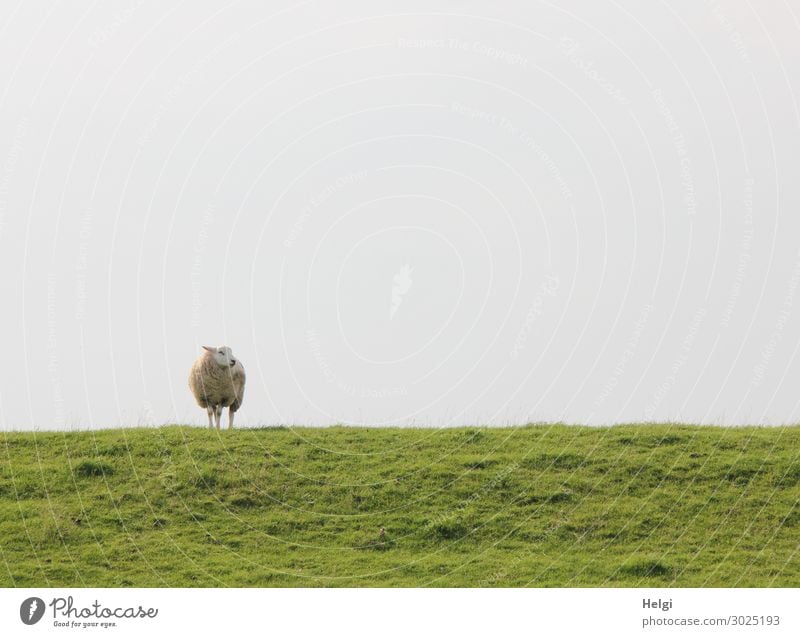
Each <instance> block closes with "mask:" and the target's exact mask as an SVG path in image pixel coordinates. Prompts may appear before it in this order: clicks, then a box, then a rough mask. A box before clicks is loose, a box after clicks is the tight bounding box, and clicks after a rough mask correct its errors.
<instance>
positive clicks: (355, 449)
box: [0, 425, 800, 587]
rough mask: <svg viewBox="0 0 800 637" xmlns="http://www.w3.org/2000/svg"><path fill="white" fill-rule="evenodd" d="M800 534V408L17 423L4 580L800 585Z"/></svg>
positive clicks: (5, 513)
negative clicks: (626, 418) (443, 421)
mask: <svg viewBox="0 0 800 637" xmlns="http://www.w3.org/2000/svg"><path fill="white" fill-rule="evenodd" d="M381 529H383V533H381ZM799 553H800V428H798V427H786V428H717V427H694V426H684V425H621V426H617V427H611V428H588V427H576V426H565V425H552V426H550V425H548V426H529V427H519V428H513V429H490V428H471V429H444V430H431V429H391V428H388V429H384V428H381V429H360V428H345V427H334V428H330V429H306V428H268V429H248V430H235V431H230V432H229V431H222V432H219V433H218V432H216V431H208V430H205V429H197V428H189V427H178V426H170V427H163V428H159V429H119V430H103V431H84V432H72V433H41V432H27V433H2V434H0V586H3V587H7V586H25V587H38V586H96V587H106V586H111V587H114V586H237V587H241V586H245V587H246V586H634V587H635V586H648V587H659V586H693V587H694V586H721V587H728V586H758V587H764V586H792V587H793V586H798V585H800V555H799Z"/></svg>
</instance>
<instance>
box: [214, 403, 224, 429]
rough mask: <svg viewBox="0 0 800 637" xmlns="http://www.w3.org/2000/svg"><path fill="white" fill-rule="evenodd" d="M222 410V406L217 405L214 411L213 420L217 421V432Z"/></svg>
mask: <svg viewBox="0 0 800 637" xmlns="http://www.w3.org/2000/svg"><path fill="white" fill-rule="evenodd" d="M222 409H223V407H222V405H217V407H216V409H215V411H214V420H216V421H217V430H219V426H220V424H221V421H222Z"/></svg>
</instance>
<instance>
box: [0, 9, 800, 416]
mask: <svg viewBox="0 0 800 637" xmlns="http://www.w3.org/2000/svg"><path fill="white" fill-rule="evenodd" d="M798 36H800V3H799V2H797V0H789V1H786V0H781V1H778V2H772V3H768V4H766V3H764V4H758V5H756V4H751V3H750V2H748V1H746V0H744V1H739V0H730V1H726V2H721V1H719V2H718V1H714V0H712V1H708V2H697V1H696V0H686V1H683V0H681V1H670V2H663V1H662V2H648V3H641V2H634V1H633V0H628V1H623V2H613V1H606V0H591V1H584V0H567V1H565V2H559V3H549V2H528V1H525V2H521V1H508V2H503V3H491V2H486V1H481V2H478V1H474V2H473V1H462V2H435V3H430V2H418V1H411V2H408V1H404V2H399V1H384V0H362V1H356V0H341V1H340V2H336V3H332V2H322V1H319V0H318V1H305V2H283V1H280V2H232V3H230V4H224V3H216V2H197V1H194V2H181V3H179V2H166V3H165V2H154V1H153V2H151V1H143V0H142V1H139V0H127V1H118V2H104V3H99V2H95V3H93V4H90V3H77V4H76V3H61V2H42V1H37V0H34V1H33V2H24V3H23V2H19V3H3V4H2V6H0V272H2V274H1V275H0V298H2V299H3V309H2V311H1V312H0V330H1V332H2V335H3V346H4V354H3V356H2V361H3V364H2V365H0V429H2V430H18V429H58V430H62V429H78V428H80V429H84V428H101V427H118V426H149V425H161V424H165V423H190V424H197V425H202V424H204V423H205V422H206V416H205V412H204V411H203V410H201V409H200V408H199V407H197V406H196V404H195V403H194V400H193V398H192V396H191V394H190V392H189V389H188V386H187V375H188V370H189V368H190V366H191V364H192V361H193V360H194V359H195V358H196V357H197V356H198V355H199V354H200V352H201V346H202V345H212V346H218V345H223V344H224V345H227V346H229V347H231V348H232V349H233V352H234V354H235V356H236V357H237V358H238V359H239V360H241V361H242V363H243V365H244V367H245V369H246V372H247V387H246V390H245V397H244V404H243V406H242V408H241V410H240V411H239V412H238V414H237V426H262V425H275V424H284V425H329V424H334V423H343V424H354V425H371V426H389V425H399V426H409V425H419V426H429V427H444V426H455V425H477V424H485V425H508V424H523V423H528V422H561V421H563V422H569V423H579V424H591V425H604V424H612V423H621V422H642V421H645V422H650V421H654V422H655V421H657V422H667V421H670V422H671V421H682V422H693V423H709V424H726V425H739V424H768V425H780V424H785V423H794V422H797V421H798V413H799V411H798V410H799V408H800V392H798V390H797V387H798V385H797V383H798V378H799V376H800V358H798V348H799V347H800V291H798V286H800V214H798V211H799V210H800V180H798V174H799V173H800V171H799V169H800V160H799V159H798V153H797V151H798V148H800V108H798V78H800V46H799V45H798V42H800V38H799V37H798Z"/></svg>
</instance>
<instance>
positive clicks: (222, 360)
mask: <svg viewBox="0 0 800 637" xmlns="http://www.w3.org/2000/svg"><path fill="white" fill-rule="evenodd" d="M203 349H204V350H206V351H207V352H208V353H209V354H210V355H211V358H213V359H214V361H215V362H216V363H217V365H219V366H220V367H233V366H234V365H236V359H235V358H234V357H233V352H232V351H231V348H230V347H225V346H224V345H223V346H222V347H206V346H205V345H203Z"/></svg>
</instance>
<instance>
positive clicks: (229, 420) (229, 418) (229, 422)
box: [228, 407, 236, 429]
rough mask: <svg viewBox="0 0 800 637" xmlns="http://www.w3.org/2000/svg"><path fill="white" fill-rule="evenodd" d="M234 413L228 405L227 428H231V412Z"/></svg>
mask: <svg viewBox="0 0 800 637" xmlns="http://www.w3.org/2000/svg"><path fill="white" fill-rule="evenodd" d="M234 413H236V412H234V411H233V409H231V408H230V407H228V429H233V414H234Z"/></svg>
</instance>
